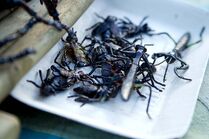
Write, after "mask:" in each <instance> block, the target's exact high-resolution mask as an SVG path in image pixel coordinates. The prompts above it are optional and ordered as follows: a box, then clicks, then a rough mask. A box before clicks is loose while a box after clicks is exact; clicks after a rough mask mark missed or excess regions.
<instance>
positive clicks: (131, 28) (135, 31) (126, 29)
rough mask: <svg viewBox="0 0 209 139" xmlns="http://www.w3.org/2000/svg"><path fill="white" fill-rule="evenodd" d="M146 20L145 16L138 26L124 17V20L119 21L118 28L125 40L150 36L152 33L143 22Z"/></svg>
mask: <svg viewBox="0 0 209 139" xmlns="http://www.w3.org/2000/svg"><path fill="white" fill-rule="evenodd" d="M147 18H148V16H145V17H144V18H143V19H142V21H141V22H140V23H139V25H135V24H134V23H133V22H132V21H131V20H130V19H129V18H127V17H125V18H124V19H120V20H121V23H120V28H121V30H122V33H123V34H124V37H125V38H134V37H137V36H139V35H142V34H146V35H151V34H150V33H151V32H152V31H153V30H152V29H151V28H150V27H149V25H148V23H144V21H145V20H146V19H147Z"/></svg>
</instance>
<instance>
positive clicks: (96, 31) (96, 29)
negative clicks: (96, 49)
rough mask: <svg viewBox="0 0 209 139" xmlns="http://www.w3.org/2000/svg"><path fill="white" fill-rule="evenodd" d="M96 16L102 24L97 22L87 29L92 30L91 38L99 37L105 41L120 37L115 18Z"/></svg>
mask: <svg viewBox="0 0 209 139" xmlns="http://www.w3.org/2000/svg"><path fill="white" fill-rule="evenodd" d="M97 16H98V17H99V18H101V19H102V20H103V22H98V23H96V24H94V25H93V26H91V27H90V28H88V29H87V30H90V29H92V32H91V35H92V37H100V38H101V40H103V41H105V40H107V39H109V38H114V37H120V36H121V30H120V28H119V26H118V25H117V22H118V19H117V18H116V17H115V16H107V18H103V17H101V16H99V15H97Z"/></svg>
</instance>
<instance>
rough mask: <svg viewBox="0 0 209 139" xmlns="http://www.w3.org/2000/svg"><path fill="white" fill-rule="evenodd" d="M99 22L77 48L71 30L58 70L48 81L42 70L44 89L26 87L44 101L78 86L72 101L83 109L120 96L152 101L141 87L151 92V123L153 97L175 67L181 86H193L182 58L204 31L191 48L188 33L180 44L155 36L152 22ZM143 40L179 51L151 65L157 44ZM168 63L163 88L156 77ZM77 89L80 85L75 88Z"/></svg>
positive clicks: (54, 67) (111, 19)
mask: <svg viewBox="0 0 209 139" xmlns="http://www.w3.org/2000/svg"><path fill="white" fill-rule="evenodd" d="M97 16H98V18H99V19H101V22H98V23H96V24H95V25H93V26H91V27H89V28H88V29H87V30H88V31H90V32H91V33H90V34H89V35H87V36H85V37H84V39H83V40H82V41H81V42H78V38H77V35H76V31H74V29H73V28H71V29H69V30H68V32H67V37H66V38H65V39H62V42H63V43H64V47H63V48H62V49H61V50H60V51H59V52H58V54H57V55H56V57H55V59H54V64H53V65H51V67H49V68H48V70H47V71H46V75H44V76H43V73H42V71H41V70H39V77H40V80H41V84H39V83H36V82H34V81H32V80H27V81H28V82H29V83H32V84H33V85H35V86H36V87H37V88H40V95H42V96H44V97H47V96H50V95H54V94H56V93H60V92H63V91H64V90H66V89H69V88H70V87H72V86H73V91H74V92H75V93H74V95H71V96H69V97H70V98H74V100H75V101H76V102H80V103H82V105H84V104H86V103H93V102H101V101H108V100H110V99H113V98H115V97H116V96H117V95H118V93H119V92H120V94H121V96H122V99H123V100H124V101H127V100H128V99H129V97H130V95H131V93H132V92H133V91H132V90H135V92H136V93H138V95H139V96H140V97H142V98H147V97H146V95H144V94H143V92H141V89H142V87H146V88H148V89H149V96H148V98H147V99H148V103H147V108H146V112H147V115H148V117H149V118H151V117H150V115H149V105H150V101H151V97H152V91H153V89H155V90H157V91H160V92H161V91H163V89H164V87H165V81H166V75H167V70H168V67H169V65H170V64H172V63H174V62H178V63H179V66H177V67H175V68H174V73H175V75H176V76H177V77H178V78H180V79H182V80H187V81H191V79H189V78H186V77H184V76H183V75H182V74H181V72H180V71H182V70H183V71H186V70H187V69H188V68H189V65H188V64H187V63H186V62H185V61H183V59H182V57H181V52H182V51H184V50H185V49H187V48H189V47H190V46H192V45H194V44H197V43H199V42H201V41H202V34H203V32H204V30H205V28H204V27H203V28H202V30H201V31H200V40H198V41H196V42H194V43H191V44H189V42H190V38H191V35H190V33H185V34H184V35H183V36H182V37H180V39H179V41H175V40H174V39H173V38H172V37H171V35H169V34H168V33H166V32H160V33H155V32H154V30H153V29H152V28H151V27H150V26H149V25H148V23H146V19H147V17H144V18H143V19H142V21H141V22H140V23H139V25H136V24H134V23H133V22H132V21H131V20H130V19H128V18H117V17H115V16H107V17H106V18H104V17H101V16H99V15H97ZM144 35H147V36H150V37H152V36H153V35H166V36H167V37H168V38H169V39H170V40H171V41H172V42H173V43H174V48H173V50H172V51H170V52H168V53H165V52H160V53H154V54H153V55H151V58H152V59H151V60H148V57H149V56H150V55H149V54H148V53H147V49H146V47H149V46H150V45H152V44H143V43H142V42H143V36H144ZM130 39H132V40H133V41H130ZM161 57H164V60H163V61H160V62H159V60H158V59H159V58H161ZM156 61H158V62H156ZM164 62H166V63H167V66H166V68H165V72H164V76H163V81H164V82H160V81H157V80H156V78H155V76H154V74H155V72H157V70H156V66H158V65H160V64H162V63H164ZM85 67H89V68H90V69H91V70H90V71H89V72H88V73H86V71H84V70H83V68H85ZM75 84H77V85H76V86H74V85H75Z"/></svg>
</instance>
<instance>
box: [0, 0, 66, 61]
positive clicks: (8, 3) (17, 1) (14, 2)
mask: <svg viewBox="0 0 209 139" xmlns="http://www.w3.org/2000/svg"><path fill="white" fill-rule="evenodd" d="M27 1H29V0H2V1H1V5H2V6H3V7H1V10H4V9H8V8H13V7H22V8H23V9H24V10H25V11H26V12H27V13H28V14H29V15H30V16H31V19H29V21H28V22H27V23H26V24H25V25H24V27H22V28H21V29H19V30H17V31H16V32H15V33H12V34H10V35H8V36H6V37H5V38H3V39H1V40H0V48H2V47H3V46H5V45H6V44H8V43H9V42H11V41H14V40H15V39H17V38H20V37H22V36H23V35H25V34H26V33H27V32H28V31H29V30H30V29H31V28H32V27H33V26H34V25H35V24H37V23H44V24H46V25H50V26H53V27H54V28H56V29H58V30H62V29H63V28H64V27H65V25H64V24H62V23H61V22H59V21H52V20H46V19H44V18H42V17H40V16H39V15H38V14H37V13H36V12H35V11H34V10H33V9H31V8H30V7H29V6H28V5H27V3H26V2H27ZM43 1H44V2H45V4H46V5H48V7H47V9H48V8H49V9H52V7H51V6H49V3H54V4H56V0H55V1H54V0H53V2H52V1H48V0H43ZM43 1H42V0H41V2H43ZM47 1H48V3H46V2H47ZM54 6H55V5H54ZM49 9H48V11H49V14H50V15H52V14H51V12H50V10H49ZM55 9H56V8H55V7H54V10H55ZM54 15H55V14H53V16H54ZM54 17H55V16H54ZM57 17H58V16H57ZM64 29H65V28H64ZM23 51H24V52H28V53H27V54H26V53H25V55H23V52H20V53H19V54H16V55H14V56H10V57H2V56H1V57H0V61H3V62H1V63H3V64H5V63H7V62H6V61H8V62H11V61H15V60H17V59H20V58H21V57H24V56H27V55H29V54H32V53H34V52H29V51H28V50H27V49H25V50H23ZM17 57H18V58H17ZM6 59H10V60H6Z"/></svg>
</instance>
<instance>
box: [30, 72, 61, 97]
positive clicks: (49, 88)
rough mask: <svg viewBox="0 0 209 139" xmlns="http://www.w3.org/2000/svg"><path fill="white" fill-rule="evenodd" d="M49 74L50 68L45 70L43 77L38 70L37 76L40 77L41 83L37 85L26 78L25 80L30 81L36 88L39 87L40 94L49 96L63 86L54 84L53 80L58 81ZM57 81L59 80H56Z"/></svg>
mask: <svg viewBox="0 0 209 139" xmlns="http://www.w3.org/2000/svg"><path fill="white" fill-rule="evenodd" d="M49 76H50V69H48V70H47V73H46V77H45V78H44V79H43V76H42V71H41V70H39V77H40V79H41V85H38V84H37V83H35V82H34V81H31V80H27V82H29V83H32V84H33V85H35V86H36V87H37V88H40V94H41V95H42V96H45V97H46V96H50V95H55V94H56V93H57V92H60V91H63V90H64V89H63V86H60V84H59V83H58V84H59V86H58V85H57V84H54V83H55V81H58V80H57V78H55V77H52V78H51V77H49ZM58 82H59V81H58Z"/></svg>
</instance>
